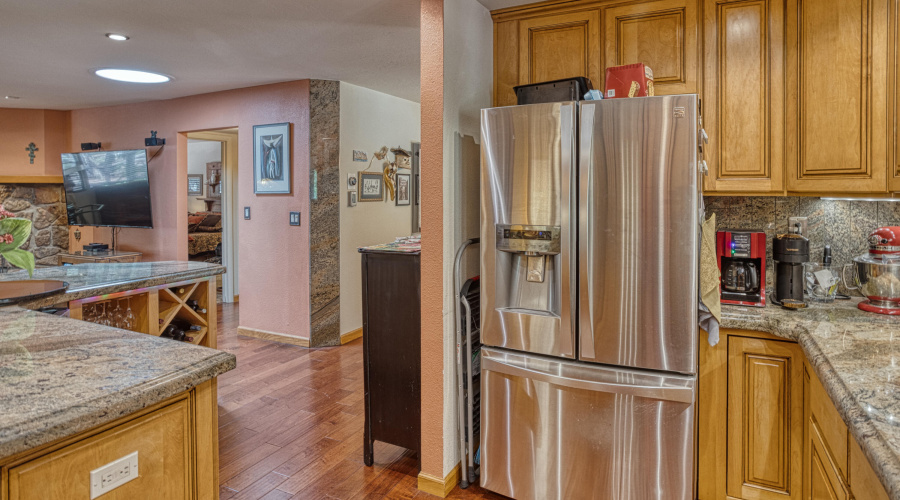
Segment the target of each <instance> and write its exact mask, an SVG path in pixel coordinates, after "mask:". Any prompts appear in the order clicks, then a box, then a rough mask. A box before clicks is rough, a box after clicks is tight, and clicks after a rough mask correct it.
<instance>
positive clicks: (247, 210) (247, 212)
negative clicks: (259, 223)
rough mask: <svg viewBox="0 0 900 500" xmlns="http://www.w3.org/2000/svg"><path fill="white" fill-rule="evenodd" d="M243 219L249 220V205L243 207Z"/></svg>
mask: <svg viewBox="0 0 900 500" xmlns="http://www.w3.org/2000/svg"><path fill="white" fill-rule="evenodd" d="M244 220H250V207H244Z"/></svg>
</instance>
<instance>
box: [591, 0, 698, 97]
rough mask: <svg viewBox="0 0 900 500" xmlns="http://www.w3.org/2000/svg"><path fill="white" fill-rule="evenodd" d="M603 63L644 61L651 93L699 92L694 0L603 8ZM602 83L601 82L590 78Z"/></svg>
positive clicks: (657, 0) (695, 0) (604, 64)
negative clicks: (649, 70) (651, 86)
mask: <svg viewBox="0 0 900 500" xmlns="http://www.w3.org/2000/svg"><path fill="white" fill-rule="evenodd" d="M602 11H603V19H604V23H603V53H604V56H603V77H604V79H605V78H606V73H605V68H607V67H610V66H621V65H623V64H634V63H644V64H646V65H647V66H649V67H650V68H651V69H652V70H653V87H654V90H655V95H670V94H691V93H699V92H700V85H699V75H700V64H699V62H698V60H699V47H700V44H699V41H700V35H699V26H700V23H699V19H698V13H699V11H700V9H699V5H698V1H697V0H656V1H651V2H638V3H628V4H621V5H610V6H608V7H603V9H602ZM594 85H595V86H598V88H602V86H603V85H605V81H601V80H599V79H597V80H594Z"/></svg>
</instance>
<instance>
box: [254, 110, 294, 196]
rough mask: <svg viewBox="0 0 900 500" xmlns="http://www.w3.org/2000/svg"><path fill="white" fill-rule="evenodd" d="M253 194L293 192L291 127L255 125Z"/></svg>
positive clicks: (279, 124)
mask: <svg viewBox="0 0 900 500" xmlns="http://www.w3.org/2000/svg"><path fill="white" fill-rule="evenodd" d="M253 192H254V193H256V194H290V193H291V124H290V123H273V124H270V125H254V126H253Z"/></svg>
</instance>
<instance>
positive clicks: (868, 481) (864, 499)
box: [848, 436, 889, 500]
mask: <svg viewBox="0 0 900 500" xmlns="http://www.w3.org/2000/svg"><path fill="white" fill-rule="evenodd" d="M848 442H849V447H850V457H849V459H848V460H849V462H850V463H849V470H850V481H851V484H853V497H854V498H857V499H859V500H888V498H889V497H888V494H887V492H886V491H885V490H884V486H882V485H881V481H880V480H879V479H878V476H876V475H875V471H874V470H872V466H871V465H869V459H867V458H866V456H865V455H864V454H863V451H862V449H861V448H860V447H859V445H858V444H857V443H856V440H855V439H853V436H850V439H849V440H848Z"/></svg>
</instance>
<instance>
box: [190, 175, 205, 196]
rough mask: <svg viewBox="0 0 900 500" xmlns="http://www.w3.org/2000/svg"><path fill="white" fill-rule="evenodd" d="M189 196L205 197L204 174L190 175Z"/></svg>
mask: <svg viewBox="0 0 900 500" xmlns="http://www.w3.org/2000/svg"><path fill="white" fill-rule="evenodd" d="M188 196H203V174H188Z"/></svg>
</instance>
